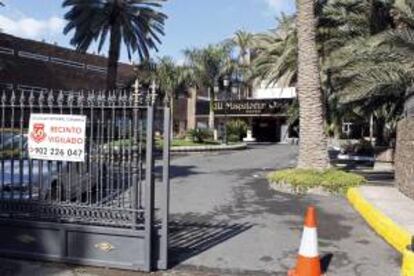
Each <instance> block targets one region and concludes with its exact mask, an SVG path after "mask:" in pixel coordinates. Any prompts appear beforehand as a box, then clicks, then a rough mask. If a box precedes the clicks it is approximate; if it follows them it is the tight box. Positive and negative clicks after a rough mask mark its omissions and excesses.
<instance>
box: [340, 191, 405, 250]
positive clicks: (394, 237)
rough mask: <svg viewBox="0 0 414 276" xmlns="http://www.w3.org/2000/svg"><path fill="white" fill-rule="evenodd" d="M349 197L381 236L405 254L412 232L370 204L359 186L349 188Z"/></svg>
mask: <svg viewBox="0 0 414 276" xmlns="http://www.w3.org/2000/svg"><path fill="white" fill-rule="evenodd" d="M347 198H348V201H349V202H350V203H351V205H352V206H353V207H354V209H355V210H357V212H358V213H359V214H360V215H361V216H362V217H363V218H364V219H365V221H366V222H367V223H368V224H369V225H370V226H371V227H372V228H373V229H374V231H375V232H376V233H377V234H378V235H379V236H381V237H382V238H383V239H384V240H386V241H387V242H388V243H389V244H390V245H391V246H393V247H394V248H395V249H396V250H397V251H398V252H400V253H401V254H404V251H405V249H406V248H407V246H408V245H410V244H411V234H410V232H408V231H407V230H406V229H404V228H402V227H401V226H400V225H398V224H396V223H395V222H394V221H392V220H391V219H390V218H389V217H388V216H386V215H384V214H383V213H381V212H380V211H379V210H378V209H377V208H375V207H374V206H373V205H372V204H370V203H369V202H368V201H367V200H366V199H365V198H364V197H363V195H362V194H361V193H360V191H359V190H358V188H351V189H349V190H348V193H347Z"/></svg>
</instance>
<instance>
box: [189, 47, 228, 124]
mask: <svg viewBox="0 0 414 276" xmlns="http://www.w3.org/2000/svg"><path fill="white" fill-rule="evenodd" d="M184 55H185V56H186V60H187V61H186V62H187V66H188V68H189V69H190V71H191V75H192V79H193V80H194V82H195V83H196V84H197V86H198V87H204V88H207V90H208V94H209V97H210V114H209V123H208V124H209V128H210V129H214V100H215V98H216V97H215V92H214V86H215V85H216V83H217V82H218V81H219V79H220V78H221V77H222V76H223V73H224V72H225V71H226V69H228V67H226V64H228V57H229V49H228V48H227V47H224V46H223V45H209V46H208V47H206V48H204V49H187V50H185V51H184Z"/></svg>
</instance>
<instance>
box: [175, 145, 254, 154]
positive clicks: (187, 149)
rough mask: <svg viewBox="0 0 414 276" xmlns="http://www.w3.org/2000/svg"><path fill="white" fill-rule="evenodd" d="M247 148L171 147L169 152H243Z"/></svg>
mask: <svg viewBox="0 0 414 276" xmlns="http://www.w3.org/2000/svg"><path fill="white" fill-rule="evenodd" d="M246 148H247V144H245V143H243V144H237V145H227V146H226V145H217V146H188V147H187V146H184V147H171V152H203V151H225V150H243V149H246Z"/></svg>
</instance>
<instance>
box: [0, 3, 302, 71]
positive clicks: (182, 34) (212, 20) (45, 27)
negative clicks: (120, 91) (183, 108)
mask: <svg viewBox="0 0 414 276" xmlns="http://www.w3.org/2000/svg"><path fill="white" fill-rule="evenodd" d="M2 1H3V2H4V3H5V5H6V7H0V29H2V30H3V31H4V32H6V33H9V34H13V35H16V36H19V37H25V38H30V39H34V40H39V41H40V40H45V41H47V42H49V43H55V42H56V43H57V44H58V45H61V46H64V47H71V46H70V43H69V41H70V34H69V35H68V36H64V35H63V34H62V30H63V28H64V26H65V24H66V22H65V21H64V20H63V15H64V13H65V12H66V11H67V10H64V9H62V7H61V4H62V2H63V1H62V0H2ZM294 10H295V0H168V1H167V2H166V3H165V4H164V6H163V8H162V11H163V12H164V13H165V14H167V16H168V20H167V21H166V24H165V36H164V37H162V45H160V46H159V52H158V53H154V54H153V56H164V55H168V56H172V57H173V58H174V59H175V60H176V61H177V62H178V63H180V62H181V61H182V58H183V57H182V50H183V49H186V48H191V47H204V46H206V45H208V44H212V43H217V42H220V41H222V40H224V39H226V38H230V37H231V36H232V34H234V32H235V31H237V30H239V29H243V30H246V31H250V32H263V31H266V30H268V29H271V28H274V27H275V26H276V24H277V21H276V17H277V16H278V15H279V14H280V13H282V12H284V13H287V14H291V13H293V12H294ZM96 49H97V47H96V45H92V46H91V48H90V49H89V52H96ZM102 54H107V53H106V49H103V51H102ZM136 59H137V56H134V57H133V60H134V61H136V62H137V60H136ZM121 60H122V61H125V62H126V61H128V58H127V55H126V51H125V49H123V51H122V54H121Z"/></svg>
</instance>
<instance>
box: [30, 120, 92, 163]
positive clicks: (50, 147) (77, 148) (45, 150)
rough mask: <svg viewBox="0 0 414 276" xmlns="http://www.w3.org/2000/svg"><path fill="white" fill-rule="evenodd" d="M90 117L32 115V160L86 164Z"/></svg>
mask: <svg viewBox="0 0 414 276" xmlns="http://www.w3.org/2000/svg"><path fill="white" fill-rule="evenodd" d="M85 130H86V116H82V115H55V114H31V115H30V122H29V135H28V141H29V142H28V150H29V158H31V159H40V160H56V161H71V162H84V161H85V132H86V131H85Z"/></svg>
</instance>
